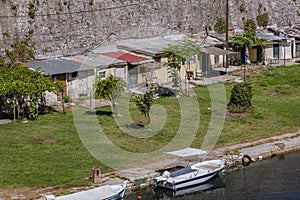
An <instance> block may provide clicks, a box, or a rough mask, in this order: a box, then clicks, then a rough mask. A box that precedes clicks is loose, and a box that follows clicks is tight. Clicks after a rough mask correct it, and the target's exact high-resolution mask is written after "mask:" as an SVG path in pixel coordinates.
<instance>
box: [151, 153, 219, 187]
mask: <svg viewBox="0 0 300 200" xmlns="http://www.w3.org/2000/svg"><path fill="white" fill-rule="evenodd" d="M224 167H225V162H224V160H222V159H219V160H207V161H204V162H199V163H195V164H193V165H191V166H188V167H184V168H182V169H179V170H176V171H174V172H169V171H164V172H163V174H162V175H161V176H159V177H157V178H155V179H154V184H155V186H157V187H163V188H167V189H172V190H178V189H182V188H187V187H191V186H194V185H198V184H201V183H204V182H206V181H208V180H210V179H211V178H213V177H215V176H216V175H218V173H219V172H220V171H221V170H222V169H224Z"/></svg>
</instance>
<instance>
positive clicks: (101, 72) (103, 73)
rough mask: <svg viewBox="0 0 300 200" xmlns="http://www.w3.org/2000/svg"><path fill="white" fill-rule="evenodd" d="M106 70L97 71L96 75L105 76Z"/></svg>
mask: <svg viewBox="0 0 300 200" xmlns="http://www.w3.org/2000/svg"><path fill="white" fill-rule="evenodd" d="M105 75H106V71H100V72H98V76H99V77H100V78H105V77H106V76H105Z"/></svg>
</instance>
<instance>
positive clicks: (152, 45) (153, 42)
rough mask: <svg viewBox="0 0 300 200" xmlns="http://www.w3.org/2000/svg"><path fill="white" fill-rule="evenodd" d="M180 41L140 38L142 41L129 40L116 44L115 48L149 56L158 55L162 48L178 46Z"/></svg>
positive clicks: (162, 38)
mask: <svg viewBox="0 0 300 200" xmlns="http://www.w3.org/2000/svg"><path fill="white" fill-rule="evenodd" d="M180 41H181V40H179V39H176V38H175V39H174V38H172V37H171V38H169V37H154V38H142V39H130V40H123V41H120V42H118V45H117V47H118V48H120V49H124V50H128V51H132V52H136V53H143V54H145V55H149V56H153V57H155V56H158V55H160V54H161V53H162V52H163V50H164V48H167V47H168V46H170V45H176V44H179V43H180Z"/></svg>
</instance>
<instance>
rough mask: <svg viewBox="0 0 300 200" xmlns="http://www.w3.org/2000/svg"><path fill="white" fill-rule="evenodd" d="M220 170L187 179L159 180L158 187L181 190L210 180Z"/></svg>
mask: <svg viewBox="0 0 300 200" xmlns="http://www.w3.org/2000/svg"><path fill="white" fill-rule="evenodd" d="M218 173H219V172H213V173H211V174H206V175H203V176H199V177H195V178H193V179H188V180H185V181H178V182H169V181H167V182H165V183H164V182H159V183H157V185H156V186H157V187H162V188H167V189H171V190H179V189H184V188H187V187H192V186H194V185H198V184H201V183H205V182H207V181H209V180H210V179H212V178H213V177H215V176H216V175H218Z"/></svg>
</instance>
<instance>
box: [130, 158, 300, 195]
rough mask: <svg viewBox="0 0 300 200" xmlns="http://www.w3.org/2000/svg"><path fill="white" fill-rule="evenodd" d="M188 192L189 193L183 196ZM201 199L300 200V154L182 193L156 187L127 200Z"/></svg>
mask: <svg viewBox="0 0 300 200" xmlns="http://www.w3.org/2000/svg"><path fill="white" fill-rule="evenodd" d="M181 193H186V194H181ZM138 196H141V197H142V200H152V199H155V200H168V199H178V200H183V199H185V200H198V199H272V200H275V199H276V200H277V199H280V200H281V199H288V200H293V199H299V200H300V152H295V153H291V154H286V155H280V156H275V157H273V158H271V159H268V160H263V161H257V162H255V163H253V164H250V165H249V166H247V167H243V168H240V169H238V170H235V171H232V172H230V173H228V174H225V175H220V176H218V177H216V178H214V179H213V180H211V181H209V182H207V183H206V184H204V185H199V186H198V187H195V188H189V189H188V190H186V191H178V192H177V193H176V195H175V196H174V195H173V192H171V191H168V190H158V191H154V190H153V189H152V188H148V189H145V190H143V191H139V192H137V193H135V194H129V195H126V196H125V197H124V200H137V199H138Z"/></svg>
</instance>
